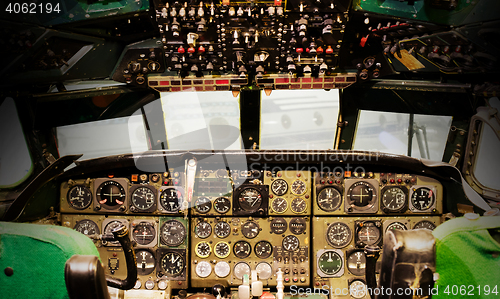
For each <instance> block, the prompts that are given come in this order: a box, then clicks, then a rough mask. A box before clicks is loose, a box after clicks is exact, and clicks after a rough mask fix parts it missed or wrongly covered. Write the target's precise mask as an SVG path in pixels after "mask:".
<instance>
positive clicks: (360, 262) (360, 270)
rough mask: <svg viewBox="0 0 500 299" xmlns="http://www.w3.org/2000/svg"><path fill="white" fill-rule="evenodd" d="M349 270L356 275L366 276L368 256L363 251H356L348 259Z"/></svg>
mask: <svg viewBox="0 0 500 299" xmlns="http://www.w3.org/2000/svg"><path fill="white" fill-rule="evenodd" d="M347 268H348V269H349V272H351V273H352V274H354V275H365V269H366V256H365V253H364V252H363V251H362V250H356V251H353V252H351V254H349V257H348V258H347Z"/></svg>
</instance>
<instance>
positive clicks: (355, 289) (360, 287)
mask: <svg viewBox="0 0 500 299" xmlns="http://www.w3.org/2000/svg"><path fill="white" fill-rule="evenodd" d="M349 294H350V295H351V296H352V297H354V298H356V299H360V298H364V297H365V296H366V284H365V283H364V282H363V281H361V280H353V282H351V284H350V285H349Z"/></svg>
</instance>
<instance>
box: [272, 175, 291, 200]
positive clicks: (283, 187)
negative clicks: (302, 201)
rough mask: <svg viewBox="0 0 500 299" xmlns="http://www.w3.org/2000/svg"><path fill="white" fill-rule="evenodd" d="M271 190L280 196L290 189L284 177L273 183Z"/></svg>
mask: <svg viewBox="0 0 500 299" xmlns="http://www.w3.org/2000/svg"><path fill="white" fill-rule="evenodd" d="M271 191H273V193H274V194H276V195H278V196H282V195H283V194H285V193H286V191H288V184H287V182H286V181H285V180H283V179H278V180H275V181H274V182H273V183H272V184H271Z"/></svg>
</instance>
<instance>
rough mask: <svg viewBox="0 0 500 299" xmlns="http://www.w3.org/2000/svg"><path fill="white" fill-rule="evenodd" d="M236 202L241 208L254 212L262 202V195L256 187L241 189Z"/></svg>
mask: <svg viewBox="0 0 500 299" xmlns="http://www.w3.org/2000/svg"><path fill="white" fill-rule="evenodd" d="M238 202H239V203H240V207H241V208H242V209H243V210H245V211H248V212H255V211H257V210H258V209H259V208H260V205H261V204H262V195H261V194H260V192H259V191H258V190H257V189H254V188H247V189H244V190H243V191H241V193H240V196H239V197H238Z"/></svg>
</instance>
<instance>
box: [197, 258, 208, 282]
mask: <svg viewBox="0 0 500 299" xmlns="http://www.w3.org/2000/svg"><path fill="white" fill-rule="evenodd" d="M210 273H212V265H210V263H209V262H206V261H201V262H199V263H198V264H197V265H196V275H198V276H199V277H201V278H205V277H208V276H209V275H210Z"/></svg>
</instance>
